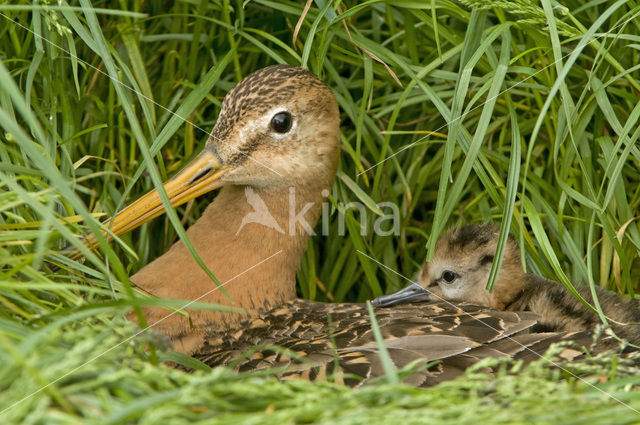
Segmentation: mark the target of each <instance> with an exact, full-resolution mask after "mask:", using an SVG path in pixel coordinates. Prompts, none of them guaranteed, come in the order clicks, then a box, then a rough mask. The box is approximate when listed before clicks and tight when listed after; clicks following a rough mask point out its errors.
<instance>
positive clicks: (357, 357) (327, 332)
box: [87, 65, 591, 385]
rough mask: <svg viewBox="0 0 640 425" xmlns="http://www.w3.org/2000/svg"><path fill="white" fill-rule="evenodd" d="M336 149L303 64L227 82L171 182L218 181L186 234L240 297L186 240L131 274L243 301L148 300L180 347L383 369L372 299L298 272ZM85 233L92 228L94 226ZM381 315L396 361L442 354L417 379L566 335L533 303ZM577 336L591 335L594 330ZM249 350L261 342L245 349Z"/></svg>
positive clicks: (210, 355) (303, 367) (155, 287)
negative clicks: (532, 309) (172, 305)
mask: <svg viewBox="0 0 640 425" xmlns="http://www.w3.org/2000/svg"><path fill="white" fill-rule="evenodd" d="M339 150H340V143H339V111H338V105H337V102H336V99H335V97H334V95H333V94H332V92H331V90H330V89H329V88H328V87H327V86H326V85H325V84H324V83H323V82H321V81H320V80H319V79H318V78H317V77H315V76H314V75H313V74H312V73H310V72H309V71H307V70H305V69H302V68H298V67H293V66H288V65H276V66H272V67H268V68H264V69H262V70H259V71H257V72H255V73H254V74H251V75H249V76H248V77H247V78H245V79H244V80H242V81H241V82H240V83H238V85H237V86H236V87H235V88H233V89H232V90H231V91H230V92H229V93H228V94H227V96H226V97H225V99H224V102H223V105H222V110H221V113H220V117H219V119H218V121H217V124H216V126H215V127H214V129H213V131H212V133H211V137H210V138H209V140H208V141H207V144H206V145H205V147H204V149H203V150H202V152H201V153H200V154H199V155H198V156H197V157H196V158H195V159H194V160H193V161H192V162H191V163H189V164H188V165H187V166H186V167H185V168H184V169H183V170H182V171H180V172H179V173H178V174H177V175H176V176H175V177H173V178H172V179H171V180H169V181H168V182H167V183H166V184H165V186H164V190H165V191H166V192H167V194H168V197H169V199H170V201H171V203H172V204H173V205H179V204H182V203H184V202H186V201H188V200H189V199H193V198H195V197H196V196H199V195H200V194H203V193H206V192H208V191H210V190H213V189H216V188H220V187H222V188H221V190H220V192H219V193H218V195H217V196H216V198H215V199H214V201H213V202H212V203H211V204H210V205H209V206H208V207H207V208H206V210H205V211H204V213H203V215H202V217H201V218H200V219H199V220H198V221H197V222H196V223H195V224H193V225H192V226H191V227H190V228H189V230H188V231H187V235H188V236H189V238H190V240H191V242H192V243H193V245H194V246H195V248H196V250H197V252H198V253H199V255H200V256H201V258H202V260H203V261H204V263H205V264H206V265H207V267H208V268H209V269H210V270H211V271H212V272H213V273H214V274H215V275H216V277H217V278H218V279H219V281H220V282H221V283H222V284H223V285H224V288H225V290H226V291H227V292H228V294H229V295H230V297H231V299H232V301H231V300H229V298H227V297H226V296H225V295H224V294H223V292H222V290H220V289H218V287H217V286H216V284H215V283H214V282H213V281H212V279H211V278H210V277H209V276H208V275H207V274H206V273H205V272H204V271H203V270H202V268H201V267H200V266H199V265H198V264H197V263H196V261H195V260H194V259H193V258H192V256H191V254H190V253H189V252H188V251H187V249H186V247H185V245H184V244H183V243H182V242H177V243H176V244H174V245H173V246H172V247H171V249H170V250H169V251H168V252H167V253H165V254H164V255H162V256H161V257H159V258H158V259H156V260H155V261H153V262H152V263H150V264H148V265H147V266H145V267H144V268H143V269H142V270H140V271H139V272H138V273H136V274H135V275H134V276H133V277H132V278H131V280H132V281H133V282H134V284H135V285H136V287H137V288H138V289H139V290H140V291H142V292H145V293H147V294H150V295H152V296H157V297H163V298H177V299H186V300H197V301H200V302H207V303H212V304H217V305H221V306H225V307H229V308H236V309H240V310H241V312H240V313H238V312H229V311H224V312H223V311H208V310H197V309H192V308H188V306H187V308H186V309H185V310H186V312H187V313H188V315H178V314H171V311H169V310H166V309H162V308H159V307H147V308H144V309H143V310H144V313H145V315H146V317H147V321H148V323H149V325H150V326H153V328H154V329H155V330H156V331H159V332H161V333H163V334H165V335H166V336H167V337H169V339H171V341H172V343H173V347H174V349H176V350H178V351H181V352H184V353H188V354H195V357H197V358H199V359H201V360H203V361H205V362H206V363H208V364H210V365H218V364H231V365H235V367H237V368H239V369H260V368H266V367H276V366H283V367H285V368H286V369H287V370H286V371H285V372H283V376H285V377H290V376H297V377H306V378H314V377H317V376H323V375H326V374H327V373H329V372H332V371H333V369H332V368H334V365H335V364H337V365H338V369H337V371H335V372H336V373H337V375H338V376H339V379H343V380H344V381H345V382H348V383H350V384H355V383H357V382H359V380H358V379H355V380H354V379H352V378H350V377H349V374H354V375H356V376H358V377H364V378H369V377H375V376H378V375H380V374H382V368H381V365H380V358H379V356H378V353H377V345H376V344H375V341H374V338H373V336H372V332H371V325H370V318H369V316H368V313H367V310H366V308H365V306H364V305H360V304H323V303H313V302H309V301H304V300H299V299H297V298H296V291H295V276H296V271H297V270H298V267H299V264H300V259H301V256H302V253H303V251H304V249H305V248H306V246H307V242H308V238H309V236H310V234H311V233H312V230H311V229H312V228H313V226H314V225H315V223H316V221H317V220H318V218H319V215H320V212H321V206H322V201H323V200H324V198H325V197H326V196H327V195H328V193H329V189H330V188H331V186H332V183H333V180H334V178H335V173H336V169H337V164H338V157H339ZM163 209H164V207H163V204H162V202H161V201H160V196H159V194H158V192H157V191H156V190H154V191H151V192H150V193H148V194H147V195H145V196H143V197H142V198H140V199H139V200H138V201H136V202H134V203H133V204H132V205H130V206H129V207H127V208H126V209H124V210H123V211H122V212H120V213H119V214H118V215H117V216H115V217H114V218H113V219H112V220H110V221H109V222H107V223H106V224H107V225H109V226H110V228H111V229H112V231H113V233H115V234H121V233H124V232H127V231H129V230H131V229H133V228H135V227H137V226H139V225H141V224H142V223H144V222H146V221H148V220H150V219H152V218H154V217H156V216H158V215H160V214H161V213H162V212H163ZM265 212H266V213H267V214H266V215H265ZM87 243H88V244H92V243H93V240H92V239H91V238H88V241H87ZM417 298H420V297H419V296H418V297H417ZM376 314H377V319H378V321H379V323H380V326H381V329H382V333H383V335H384V337H385V343H386V345H387V346H388V348H389V350H390V353H391V356H392V359H393V361H394V362H395V363H396V365H397V366H398V367H403V366H405V365H407V364H409V363H411V362H412V361H414V360H417V361H418V362H419V363H422V364H424V363H425V362H427V361H431V360H440V363H438V364H437V365H434V366H432V367H430V368H429V369H428V370H426V371H423V372H421V373H420V374H418V375H414V376H413V377H411V378H408V379H409V382H412V383H414V384H417V385H429V384H432V383H435V382H438V381H439V380H443V379H448V378H451V377H453V376H456V375H457V374H459V373H460V372H461V371H462V370H463V369H464V368H465V367H466V366H468V365H470V364H472V363H474V362H475V361H477V360H478V359H481V358H483V357H487V356H516V357H523V358H525V357H527V356H531V355H533V353H536V352H540V351H543V350H544V348H546V347H547V346H548V345H549V344H550V343H551V342H553V341H558V340H563V339H564V338H566V337H567V334H566V333H531V332H529V329H531V328H532V327H534V326H535V325H536V320H535V317H534V316H535V315H532V314H531V313H526V312H508V313H504V312H496V311H488V310H486V309H483V308H479V307H474V306H466V307H454V306H451V305H448V304H446V303H429V304H420V305H402V306H397V307H395V308H392V309H378V310H377V313H376ZM329 316H331V318H332V320H333V326H332V327H330V326H329V319H328V317H329ZM332 329H333V330H332ZM571 338H575V339H577V340H579V341H583V342H584V344H588V341H590V339H591V336H590V335H589V334H584V333H582V334H575V335H572V336H571ZM332 341H335V345H334V343H333V342H332ZM264 344H276V345H279V346H282V347H285V348H288V349H290V350H293V351H295V352H297V353H299V354H301V355H302V356H304V358H305V360H304V361H299V360H292V359H290V358H289V357H287V356H286V355H285V356H283V355H281V354H274V352H273V351H271V350H270V349H268V348H259V347H260V346H264ZM247 349H253V350H254V351H255V350H256V349H257V350H258V352H255V353H253V354H252V355H251V356H250V358H248V359H243V357H242V353H243V352H245V351H246V350H247ZM334 354H337V360H336V362H334V358H335V357H334Z"/></svg>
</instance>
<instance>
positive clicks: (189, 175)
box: [85, 148, 230, 247]
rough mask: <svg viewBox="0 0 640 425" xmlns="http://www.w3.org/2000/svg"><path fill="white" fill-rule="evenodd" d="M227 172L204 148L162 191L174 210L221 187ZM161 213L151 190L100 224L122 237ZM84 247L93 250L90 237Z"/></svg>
mask: <svg viewBox="0 0 640 425" xmlns="http://www.w3.org/2000/svg"><path fill="white" fill-rule="evenodd" d="M229 170H230V167H226V166H223V165H222V163H221V162H220V160H219V159H218V157H217V155H216V154H215V153H213V152H211V151H209V150H208V149H206V148H205V149H204V150H203V151H202V152H201V153H200V154H199V155H198V156H197V157H196V158H194V159H193V161H191V162H190V163H189V164H187V165H186V166H185V167H184V168H183V169H182V170H181V171H180V172H179V173H178V174H176V175H175V176H174V177H173V178H171V179H170V180H169V181H167V182H166V183H165V184H164V190H165V191H166V192H167V195H168V196H169V200H170V201H171V205H173V206H174V207H177V206H178V205H182V204H184V203H185V202H187V201H189V200H191V199H193V198H196V197H198V196H200V195H203V194H205V193H207V192H210V191H212V190H214V189H217V188H219V187H220V186H222V185H223V184H224V182H221V181H220V177H222V176H223V175H224V174H225V173H226V172H227V171H229ZM164 211H165V209H164V205H163V204H162V201H161V200H160V195H159V193H158V190H156V189H153V190H151V191H149V193H147V194H146V195H144V196H142V197H141V198H140V199H138V200H137V201H135V202H134V203H132V204H131V205H129V206H128V207H126V208H125V209H123V210H122V211H120V213H118V214H117V215H116V216H114V217H113V218H111V219H109V220H107V221H105V222H104V223H103V224H104V225H105V226H106V227H107V228H109V230H110V231H111V232H113V234H115V235H121V234H123V233H127V232H129V231H131V230H133V229H135V228H137V227H139V226H141V225H142V224H144V223H146V222H147V221H149V220H151V219H153V218H155V217H158V216H159V215H161V214H162V213H164ZM85 243H86V244H87V245H88V246H90V247H93V246H95V245H96V239H95V237H94V236H93V235H90V236H88V237H87V238H86V240H85Z"/></svg>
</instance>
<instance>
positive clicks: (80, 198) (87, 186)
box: [0, 0, 640, 424]
mask: <svg viewBox="0 0 640 425" xmlns="http://www.w3.org/2000/svg"><path fill="white" fill-rule="evenodd" d="M274 63H290V64H296V65H302V66H305V67H308V68H309V69H311V70H312V71H313V72H314V73H316V74H317V75H318V76H319V77H320V78H322V79H323V80H324V81H326V82H327V83H328V84H329V85H330V86H331V87H332V88H333V90H334V92H335V94H336V96H337V98H338V101H339V103H340V107H341V110H342V114H343V115H342V148H343V154H342V158H341V164H340V170H339V174H338V178H337V181H336V184H335V185H334V188H333V191H332V201H333V202H334V209H333V210H332V215H331V224H330V228H331V231H330V232H329V235H328V236H326V237H315V238H313V240H312V241H311V242H310V244H309V249H308V251H307V253H306V254H305V257H304V259H303V263H302V267H301V271H300V273H299V275H298V283H299V286H298V287H299V292H300V295H301V296H302V297H305V298H309V299H316V300H322V301H364V300H366V299H370V298H371V297H373V296H377V295H380V294H382V293H383V292H387V291H391V290H395V289H398V288H400V287H402V286H404V284H405V281H403V279H402V278H400V277H398V276H397V275H394V274H391V273H388V272H386V271H385V270H384V269H382V268H380V267H379V266H378V265H377V264H376V263H375V262H372V261H371V260H369V259H368V258H367V257H365V256H358V255H354V252H355V251H356V250H361V251H363V252H366V253H368V254H369V255H371V256H372V257H374V258H376V259H379V260H380V261H381V262H383V263H384V264H385V265H387V266H389V267H391V268H393V269H395V270H397V271H398V272H399V273H401V274H402V275H404V276H407V277H411V276H412V275H413V274H414V273H415V272H416V270H417V268H418V265H419V263H420V262H421V261H422V260H423V259H424V258H425V256H427V255H428V251H429V249H431V248H432V244H433V243H434V242H435V239H436V237H437V235H438V234H439V233H440V232H441V231H442V230H443V229H444V228H445V227H446V226H448V225H452V224H455V223H459V222H473V221H478V220H493V221H496V222H501V223H502V226H503V230H504V232H503V235H504V237H506V234H507V231H509V230H510V231H511V232H512V233H513V234H514V235H516V237H517V238H519V240H520V243H521V247H522V249H523V250H524V251H526V254H527V258H528V259H529V261H528V263H527V267H528V269H530V270H532V271H534V272H536V273H539V274H542V275H545V276H547V277H550V278H553V279H556V280H559V281H561V282H562V283H563V284H565V285H567V286H568V287H571V283H573V284H590V285H600V286H603V287H606V288H609V289H612V290H615V291H618V292H620V293H623V294H625V295H628V296H634V295H635V292H636V291H637V290H638V286H637V282H638V281H639V278H640V259H639V256H638V253H639V252H640V232H639V227H638V221H637V219H638V217H639V216H640V215H639V214H638V211H639V204H640V184H639V182H640V150H639V148H638V137H639V136H640V125H638V118H639V117H640V102H639V101H638V99H639V96H640V3H639V2H637V1H631V0H619V1H615V2H614V1H611V0H600V1H590V2H582V1H577V0H575V1H574V0H568V1H565V2H563V3H562V4H560V3H557V2H555V1H552V0H541V1H539V2H538V1H534V0H517V1H504V2H503V1H489V0H463V1H460V2H459V1H452V0H451V1H450V0H431V1H425V2H418V1H415V2H411V1H406V2H389V1H388V2H384V1H368V2H363V3H360V4H358V3H357V2H352V1H346V2H328V1H325V0H315V1H313V2H311V1H309V2H308V3H307V4H306V5H305V4H304V3H302V2H293V1H269V0H254V1H245V2H241V1H230V0H219V1H216V0H183V1H163V2H159V1H158V2H144V1H131V2H125V1H121V2H118V3H117V4H114V3H112V2H94V3H93V4H92V3H90V2H89V0H81V1H79V2H72V3H71V4H67V2H65V1H61V2H51V1H44V0H43V1H35V2H32V3H30V2H26V1H24V2H22V1H21V2H14V3H12V4H2V5H0V127H2V131H1V132H0V141H1V142H2V143H0V161H1V162H0V188H1V189H0V347H1V348H0V422H2V423H35V424H38V423H114V424H116V423H131V422H139V423H182V422H187V421H189V422H197V421H207V423H286V422H289V423H312V422H318V423H345V424H356V423H370V422H372V421H375V422H376V423H385V422H386V423H399V422H401V421H402V422H405V423H424V422H425V421H434V422H435V421H437V422H439V423H478V422H480V421H482V422H490V423H531V422H532V421H535V422H536V423H598V424H604V423H615V424H622V423H640V412H638V411H637V410H635V409H640V396H639V395H638V393H637V392H636V390H635V388H636V386H637V384H638V381H640V378H638V377H636V376H633V374H634V373H635V369H633V368H628V367H627V366H625V365H624V364H622V363H618V360H617V359H615V358H613V359H611V358H609V359H607V358H604V359H599V360H598V361H597V362H596V364H597V367H594V366H593V365H591V366H590V367H589V366H587V365H583V366H580V365H575V366H573V367H575V368H576V369H575V370H576V371H577V372H580V373H582V374H583V376H584V381H580V380H576V379H573V378H570V377H567V376H564V374H563V373H562V372H561V371H558V370H554V369H553V368H551V367H549V366H548V365H546V364H544V363H540V364H535V365H533V366H531V367H528V368H525V369H521V368H520V366H519V365H505V368H504V369H503V373H501V374H499V375H498V376H494V377H487V376H484V375H482V373H480V371H479V370H478V371H471V372H470V373H469V375H468V376H466V377H464V378H462V379H458V380H456V381H453V382H450V383H446V384H444V385H441V386H439V387H436V388H433V389H429V390H417V389H413V388H409V387H405V386H402V385H390V384H385V383H384V382H381V383H380V384H379V385H372V386H369V387H366V388H361V389H357V390H351V389H348V388H345V387H341V386H338V385H334V384H331V383H308V382H284V383H280V382H278V381H276V380H275V379H274V378H272V377H270V376H269V374H268V373H262V374H255V373H254V374H240V375H237V374H234V373H231V372H229V371H226V370H224V369H215V370H214V371H199V372H197V373H195V374H192V375H187V374H184V373H183V372H181V371H178V370H174V369H170V368H168V367H166V366H164V365H162V364H158V359H160V360H167V359H169V360H174V361H178V362H183V363H187V362H189V359H187V358H184V357H180V356H178V355H176V354H173V353H171V352H168V351H166V350H162V349H160V350H158V351H156V350H151V351H147V350H145V347H146V346H147V345H151V346H154V343H156V342H157V340H155V339H154V338H153V335H147V334H146V333H144V334H141V335H136V334H135V332H136V330H135V329H134V328H133V326H132V325H130V324H127V322H126V321H125V320H124V318H123V312H125V311H126V310H127V309H128V308H129V306H130V304H131V301H130V296H131V292H130V287H129V286H128V282H127V276H128V275H130V274H132V273H134V272H135V271H136V270H138V269H139V268H140V267H141V266H142V265H144V264H146V263H148V262H149V261H150V260H152V259H153V258H155V257H156V256H158V255H159V254H161V253H162V252H164V251H165V250H166V249H167V248H168V247H169V246H170V245H171V244H172V243H173V242H174V241H175V240H176V238H177V236H176V235H177V233H176V230H174V227H173V226H172V225H171V224H170V223H169V221H168V220H167V219H166V218H159V219H157V220H155V221H154V222H152V223H150V224H148V225H145V226H143V227H142V229H140V230H139V231H136V232H133V233H132V234H131V235H127V236H125V237H123V238H122V242H121V243H114V244H111V245H107V244H102V245H101V246H100V248H99V250H98V251H97V252H95V253H90V252H88V251H86V250H85V254H86V261H84V262H82V261H72V260H69V259H66V258H65V257H64V256H63V255H62V254H61V251H62V250H63V248H64V247H65V246H67V245H68V244H73V245H75V246H81V245H80V240H81V237H82V235H83V234H86V233H87V232H95V231H97V230H98V228H99V221H100V220H101V219H103V218H105V217H106V216H107V215H111V214H113V213H114V212H115V211H117V210H119V209H121V208H122V207H123V206H124V205H125V203H127V202H129V201H130V200H132V199H135V198H136V197H137V196H139V195H140V194H142V193H143V192H146V191H147V190H149V189H150V188H151V187H153V183H152V177H154V176H156V177H160V178H162V179H165V178H166V177H168V176H170V175H172V173H173V172H175V171H176V170H178V169H179V168H180V167H181V166H182V165H183V164H185V163H186V161H188V160H189V159H190V158H192V157H193V156H194V154H195V153H197V151H198V149H199V148H200V147H201V146H202V145H203V143H204V141H205V140H206V138H207V132H208V131H209V130H210V129H211V128H212V127H213V124H214V122H215V120H216V117H217V114H218V112H219V110H220V105H221V101H222V98H223V96H224V94H225V93H226V92H227V91H228V90H229V89H230V88H231V87H232V86H233V85H234V84H235V83H236V82H238V81H239V80H240V79H242V78H243V77H244V76H246V75H248V74H249V73H251V72H252V71H254V70H256V69H258V68H261V67H263V66H267V65H270V64H274ZM185 121H186V123H185ZM211 196H214V195H210V196H209V197H204V198H203V199H199V200H197V201H195V202H190V203H189V204H187V205H186V206H185V207H181V208H178V214H179V216H180V217H181V218H182V224H183V225H184V226H188V225H189V224H190V223H192V222H193V221H194V220H196V219H197V217H198V216H199V213H200V211H201V210H202V208H203V207H204V206H205V205H206V204H207V202H208V201H209V200H210V198H211ZM350 201H359V202H362V203H363V204H365V205H366V206H367V210H366V218H365V219H364V220H363V223H364V226H365V229H369V230H370V229H371V227H372V225H373V222H374V221H375V219H376V218H377V217H378V216H379V214H380V213H381V211H380V210H379V208H378V207H377V206H376V205H377V203H380V202H392V203H395V204H396V205H398V206H399V208H400V211H401V218H402V223H401V229H402V231H401V233H400V235H398V236H376V235H375V234H373V232H371V231H368V232H366V235H364V236H363V235H361V232H360V219H361V217H362V216H361V214H360V212H358V211H357V210H351V209H348V210H346V211H344V212H345V214H346V218H347V232H346V235H340V234H339V232H338V231H337V226H338V208H342V206H344V205H346V204H347V203H348V202H350ZM47 257H48V258H54V259H55V260H56V261H57V262H58V263H59V264H61V265H62V266H63V267H62V269H61V270H59V271H57V272H50V271H48V270H46V269H42V268H41V266H42V264H43V260H44V259H45V258H47ZM507 363H508V362H507ZM561 378H562V379H561ZM605 392H606V393H608V394H610V395H611V397H610V396H608V395H606V394H605Z"/></svg>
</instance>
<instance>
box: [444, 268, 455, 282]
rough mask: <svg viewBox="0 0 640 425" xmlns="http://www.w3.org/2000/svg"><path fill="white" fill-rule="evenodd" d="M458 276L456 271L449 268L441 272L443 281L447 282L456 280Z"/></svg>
mask: <svg viewBox="0 0 640 425" xmlns="http://www.w3.org/2000/svg"><path fill="white" fill-rule="evenodd" d="M457 277H458V274H457V273H456V272H452V271H451V270H445V271H444V272H443V273H442V278H443V279H444V280H445V282H447V283H451V282H453V281H454V280H456V278H457Z"/></svg>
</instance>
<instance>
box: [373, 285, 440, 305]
mask: <svg viewBox="0 0 640 425" xmlns="http://www.w3.org/2000/svg"><path fill="white" fill-rule="evenodd" d="M432 300H433V299H432V298H431V291H429V290H427V289H425V288H423V287H422V286H420V285H419V284H418V283H415V282H414V283H411V284H410V285H408V286H406V287H404V288H402V289H401V290H399V291H397V292H394V293H392V294H388V295H382V296H380V297H377V298H375V299H374V300H372V301H371V305H373V306H374V307H391V306H394V305H397V304H407V303H410V302H418V301H422V302H424V301H432Z"/></svg>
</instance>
